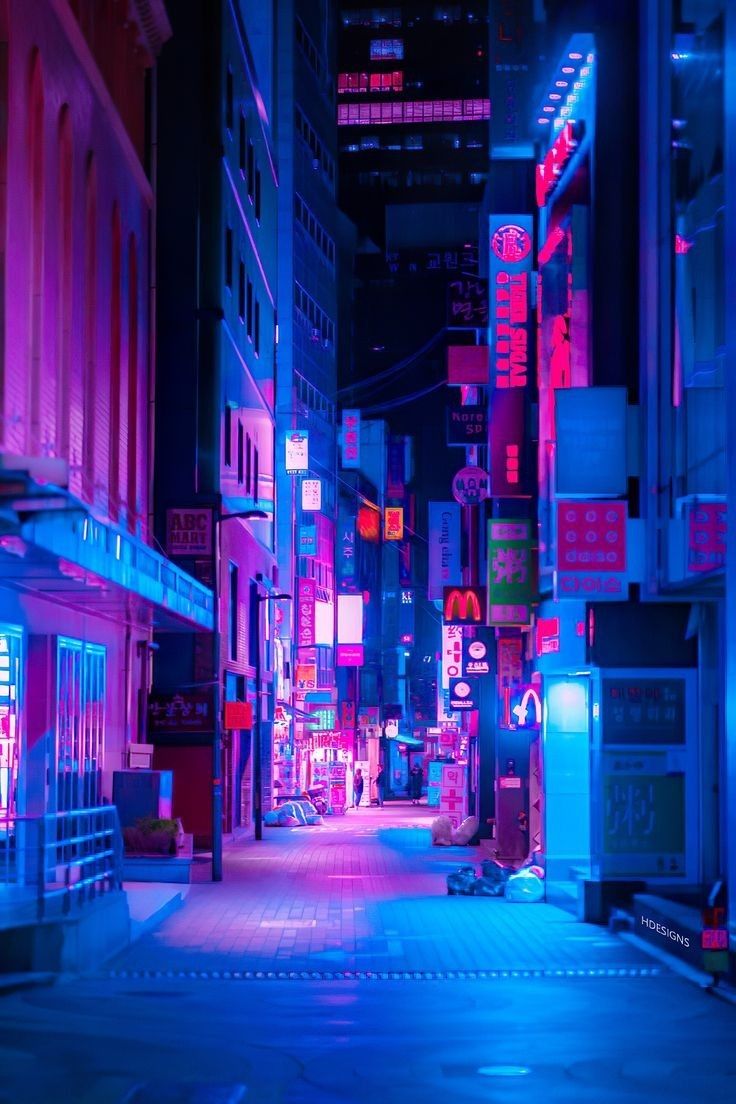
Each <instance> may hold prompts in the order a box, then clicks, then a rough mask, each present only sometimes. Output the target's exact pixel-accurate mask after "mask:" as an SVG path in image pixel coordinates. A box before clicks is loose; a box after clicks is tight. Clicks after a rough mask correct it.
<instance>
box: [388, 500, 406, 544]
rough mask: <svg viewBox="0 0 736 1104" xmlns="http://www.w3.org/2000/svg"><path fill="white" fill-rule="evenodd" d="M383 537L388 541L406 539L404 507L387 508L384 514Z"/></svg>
mask: <svg viewBox="0 0 736 1104" xmlns="http://www.w3.org/2000/svg"><path fill="white" fill-rule="evenodd" d="M383 536H384V540H387V541H400V540H403V539H404V507H403V506H387V507H386V509H385V510H384V514H383Z"/></svg>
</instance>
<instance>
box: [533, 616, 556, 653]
mask: <svg viewBox="0 0 736 1104" xmlns="http://www.w3.org/2000/svg"><path fill="white" fill-rule="evenodd" d="M534 632H535V637H536V651H537V655H538V656H543V655H549V654H550V653H551V652H559V650H560V619H559V617H540V618H539V620H538V621H537V623H536V625H535V626H534Z"/></svg>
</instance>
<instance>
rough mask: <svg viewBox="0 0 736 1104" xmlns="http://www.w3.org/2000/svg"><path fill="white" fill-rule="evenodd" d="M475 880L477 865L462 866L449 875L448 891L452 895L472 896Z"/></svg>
mask: <svg viewBox="0 0 736 1104" xmlns="http://www.w3.org/2000/svg"><path fill="white" fill-rule="evenodd" d="M474 882H475V867H473V866H461V867H459V868H458V869H457V870H454V871H453V872H452V874H448V875H447V892H448V893H449V894H450V896H451V897H452V896H458V895H462V896H468V897H469V896H471V895H472V893H473V883H474Z"/></svg>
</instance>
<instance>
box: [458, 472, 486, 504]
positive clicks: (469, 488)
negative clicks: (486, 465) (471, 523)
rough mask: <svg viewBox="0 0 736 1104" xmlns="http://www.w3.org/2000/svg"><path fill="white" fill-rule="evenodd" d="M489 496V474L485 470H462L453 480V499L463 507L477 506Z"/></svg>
mask: <svg viewBox="0 0 736 1104" xmlns="http://www.w3.org/2000/svg"><path fill="white" fill-rule="evenodd" d="M489 494H490V486H489V479H488V473H487V472H485V471H483V468H476V467H472V466H471V467H467V468H461V469H460V471H459V472H457V474H456V475H455V476H454V478H453V480H452V497H453V498H454V499H455V501H456V502H459V503H460V505H461V506H477V505H478V504H479V503H480V502H483V501H485V499H486V498H488V496H489Z"/></svg>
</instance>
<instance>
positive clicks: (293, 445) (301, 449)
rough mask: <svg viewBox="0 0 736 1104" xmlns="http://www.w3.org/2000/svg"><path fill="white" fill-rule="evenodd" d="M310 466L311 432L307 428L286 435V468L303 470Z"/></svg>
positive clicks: (297, 470) (295, 470)
mask: <svg viewBox="0 0 736 1104" xmlns="http://www.w3.org/2000/svg"><path fill="white" fill-rule="evenodd" d="M308 468H309V433H308V431H307V430H306V429H304V430H300V431H296V430H295V431H294V432H293V433H287V435H286V470H287V472H302V471H307V469H308Z"/></svg>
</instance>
